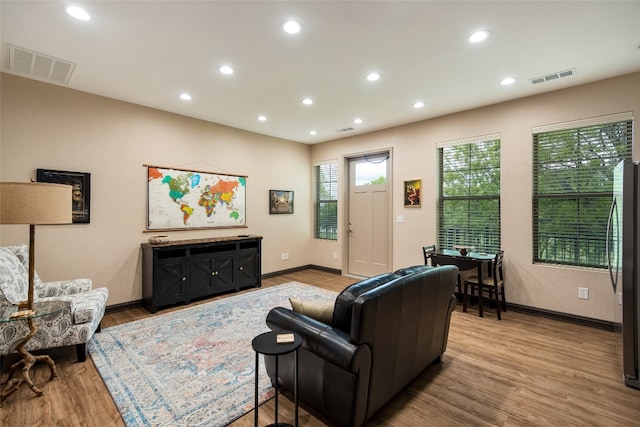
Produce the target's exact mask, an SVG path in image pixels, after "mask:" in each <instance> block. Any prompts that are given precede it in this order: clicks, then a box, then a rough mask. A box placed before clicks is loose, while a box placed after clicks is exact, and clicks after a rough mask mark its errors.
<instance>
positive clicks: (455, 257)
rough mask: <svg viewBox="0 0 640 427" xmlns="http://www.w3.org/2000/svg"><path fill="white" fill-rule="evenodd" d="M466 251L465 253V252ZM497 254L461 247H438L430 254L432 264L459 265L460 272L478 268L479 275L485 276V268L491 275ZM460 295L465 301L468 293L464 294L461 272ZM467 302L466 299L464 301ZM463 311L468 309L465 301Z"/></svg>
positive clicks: (459, 280) (459, 279)
mask: <svg viewBox="0 0 640 427" xmlns="http://www.w3.org/2000/svg"><path fill="white" fill-rule="evenodd" d="M463 253H464V254H463ZM495 257H496V255H495V254H492V253H486V252H473V251H468V252H467V251H465V250H462V253H461V249H437V250H435V251H433V252H431V254H430V255H429V258H430V259H431V265H433V266H437V265H455V266H456V267H458V269H459V270H460V272H464V271H468V270H473V269H476V270H477V274H478V277H485V276H484V273H483V271H484V268H486V269H487V270H486V271H487V275H488V276H491V264H492V262H493V260H494V259H495ZM457 287H458V295H459V296H462V300H463V301H464V300H465V299H466V298H465V297H466V295H462V283H461V278H460V274H458V286H457ZM464 302H466V301H464ZM462 311H463V312H466V311H467V305H466V303H463V306H462Z"/></svg>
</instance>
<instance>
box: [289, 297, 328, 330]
mask: <svg viewBox="0 0 640 427" xmlns="http://www.w3.org/2000/svg"><path fill="white" fill-rule="evenodd" d="M289 302H290V303H291V308H293V311H295V312H297V313H300V314H304V315H306V316H309V317H311V318H312V319H316V320H317V321H319V322H322V323H325V324H327V325H331V319H332V318H333V307H334V305H335V301H303V300H299V299H295V298H289Z"/></svg>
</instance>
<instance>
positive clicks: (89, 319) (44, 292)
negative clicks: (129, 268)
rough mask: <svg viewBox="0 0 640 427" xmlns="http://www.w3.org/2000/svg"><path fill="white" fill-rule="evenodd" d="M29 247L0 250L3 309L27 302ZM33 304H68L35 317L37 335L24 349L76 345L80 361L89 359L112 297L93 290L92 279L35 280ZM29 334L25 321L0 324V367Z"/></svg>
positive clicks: (36, 277)
mask: <svg viewBox="0 0 640 427" xmlns="http://www.w3.org/2000/svg"><path fill="white" fill-rule="evenodd" d="M28 269H29V248H28V247H27V246H24V245H20V246H4V247H0V308H3V307H5V306H7V305H17V304H18V303H20V302H21V301H25V300H26V299H27V289H28ZM34 288H35V291H34V301H35V302H39V301H66V302H68V307H67V308H65V309H64V310H62V311H60V312H57V313H54V314H51V315H48V316H43V317H38V318H36V320H35V322H36V325H37V327H38V330H37V331H36V334H35V336H34V337H33V338H31V340H29V342H28V343H27V344H26V345H25V347H24V348H25V350H27V351H33V350H41V349H48V348H53V347H65V346H70V345H75V346H76V349H77V353H78V360H79V361H81V362H83V361H85V360H86V357H87V343H88V342H89V340H90V339H91V337H93V334H94V333H95V332H96V330H99V328H100V321H101V320H102V316H104V310H105V306H106V303H107V298H108V297H109V290H108V289H107V288H96V289H93V284H92V282H91V280H90V279H76V280H65V281H58V282H43V281H42V280H41V279H40V277H39V276H38V274H37V273H35V278H34ZM28 333H29V326H28V323H27V322H26V321H24V322H21V321H13V322H3V323H0V368H1V367H2V358H3V356H5V355H8V354H11V353H13V352H14V351H15V347H16V345H17V344H18V343H19V342H20V340H22V339H23V338H24V337H25V336H26V335H27V334H28Z"/></svg>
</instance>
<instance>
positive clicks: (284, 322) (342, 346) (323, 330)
mask: <svg viewBox="0 0 640 427" xmlns="http://www.w3.org/2000/svg"><path fill="white" fill-rule="evenodd" d="M267 326H269V328H271V329H272V330H286V331H288V332H295V333H297V334H298V335H300V336H301V337H302V347H303V348H304V349H306V350H308V351H310V352H312V353H314V354H316V355H317V356H319V357H321V358H322V359H324V360H326V361H329V362H331V363H333V364H334V365H336V366H339V367H341V368H342V369H346V370H349V371H352V370H353V369H354V366H353V363H354V362H355V360H354V359H355V358H356V355H357V354H358V350H359V347H360V346H358V345H356V344H353V343H352V342H350V340H349V335H347V334H346V333H344V332H342V331H340V330H338V329H334V328H332V327H331V326H329V325H327V324H324V323H322V322H319V321H317V320H315V319H312V318H311V317H309V316H306V315H304V314H300V313H297V312H295V311H292V310H289V309H288V308H285V307H276V308H274V309H272V310H271V311H270V312H269V314H268V315H267Z"/></svg>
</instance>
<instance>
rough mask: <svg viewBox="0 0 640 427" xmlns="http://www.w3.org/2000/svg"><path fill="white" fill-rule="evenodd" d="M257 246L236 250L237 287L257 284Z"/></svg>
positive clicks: (258, 271)
mask: <svg viewBox="0 0 640 427" xmlns="http://www.w3.org/2000/svg"><path fill="white" fill-rule="evenodd" d="M258 262H260V258H259V257H258V249H257V248H246V249H240V250H239V251H238V288H246V287H248V286H254V285H258V284H259V281H258V279H259V277H258V276H259V274H260V269H259V268H258Z"/></svg>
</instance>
